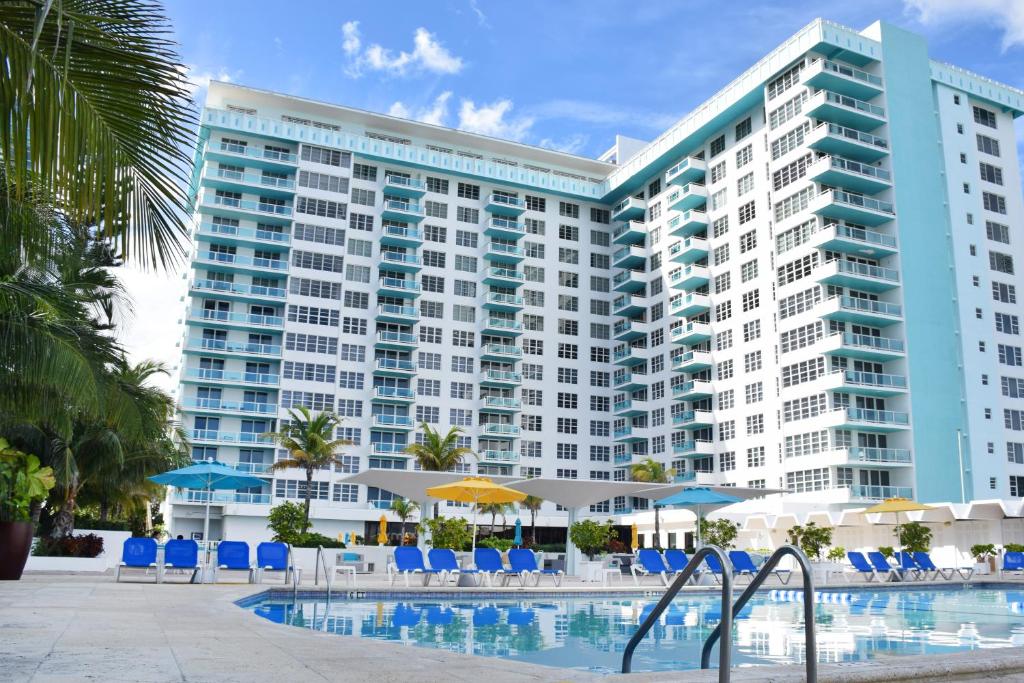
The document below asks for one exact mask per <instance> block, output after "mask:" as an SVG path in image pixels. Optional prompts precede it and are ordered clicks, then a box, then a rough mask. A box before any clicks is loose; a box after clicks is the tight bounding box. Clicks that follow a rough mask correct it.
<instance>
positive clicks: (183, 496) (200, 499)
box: [173, 489, 270, 505]
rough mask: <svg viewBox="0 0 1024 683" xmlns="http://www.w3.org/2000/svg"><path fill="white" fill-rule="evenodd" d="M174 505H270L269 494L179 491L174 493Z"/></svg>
mask: <svg viewBox="0 0 1024 683" xmlns="http://www.w3.org/2000/svg"><path fill="white" fill-rule="evenodd" d="M173 497H174V502H176V503H194V504H197V505H205V504H206V503H207V501H209V502H210V504H211V505H224V504H225V503H241V504H248V505H270V494H269V493H239V492H237V491H198V490H194V489H179V490H177V491H176V492H175V493H174V496H173Z"/></svg>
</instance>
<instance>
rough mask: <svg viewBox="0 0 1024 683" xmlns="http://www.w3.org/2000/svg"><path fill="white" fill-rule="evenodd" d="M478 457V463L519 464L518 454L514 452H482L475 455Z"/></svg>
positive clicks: (489, 450)
mask: <svg viewBox="0 0 1024 683" xmlns="http://www.w3.org/2000/svg"><path fill="white" fill-rule="evenodd" d="M477 455H479V456H480V462H496V463H517V462H519V454H518V453H516V452H515V451H498V450H493V449H486V450H482V451H480V452H478V453H477Z"/></svg>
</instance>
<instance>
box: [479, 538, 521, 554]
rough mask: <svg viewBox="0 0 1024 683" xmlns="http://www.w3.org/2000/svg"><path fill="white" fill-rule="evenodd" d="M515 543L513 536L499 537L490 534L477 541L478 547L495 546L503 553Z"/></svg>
mask: <svg viewBox="0 0 1024 683" xmlns="http://www.w3.org/2000/svg"><path fill="white" fill-rule="evenodd" d="M513 545H515V544H514V543H512V539H511V538H498V537H497V536H488V537H487V538H482V539H480V540H479V541H477V543H476V547H477V548H494V549H495V550H498V551H500V552H503V553H507V552H508V551H509V550H510V549H511V548H512V546H513Z"/></svg>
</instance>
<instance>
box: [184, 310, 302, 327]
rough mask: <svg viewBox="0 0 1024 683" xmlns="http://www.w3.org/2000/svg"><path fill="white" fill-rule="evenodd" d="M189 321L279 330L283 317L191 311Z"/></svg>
mask: <svg viewBox="0 0 1024 683" xmlns="http://www.w3.org/2000/svg"><path fill="white" fill-rule="evenodd" d="M189 320H190V321H195V322H198V323H201V324H202V325H203V326H208V327H226V328H229V329H235V330H248V329H253V328H262V329H268V330H280V329H283V328H284V318H282V317H280V316H277V315H253V314H251V313H231V312H229V311H208V310H205V309H204V310H198V311H192V314H191V315H189Z"/></svg>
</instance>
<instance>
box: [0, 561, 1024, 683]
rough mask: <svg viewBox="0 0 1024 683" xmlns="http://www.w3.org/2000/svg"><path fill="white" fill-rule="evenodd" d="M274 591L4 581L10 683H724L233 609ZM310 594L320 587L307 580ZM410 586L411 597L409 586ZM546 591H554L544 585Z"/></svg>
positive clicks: (966, 669)
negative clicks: (445, 645) (367, 634)
mask: <svg viewBox="0 0 1024 683" xmlns="http://www.w3.org/2000/svg"><path fill="white" fill-rule="evenodd" d="M385 583H386V582H384V581H377V580H373V582H372V584H371V583H370V582H366V583H365V584H364V585H363V586H360V589H359V590H379V589H383V588H384V587H385ZM916 585H917V586H923V585H927V584H916ZM269 587H270V585H269V584H267V585H264V586H253V585H249V584H244V583H240V584H227V583H225V584H220V585H181V584H178V583H164V584H160V585H156V584H154V583H152V582H149V583H141V582H140V583H115V582H114V579H113V576H112V575H109V574H106V575H100V574H93V575H83V574H77V575H72V574H28V575H26V576H25V578H23V579H22V580H21V581H11V582H0V678H2V679H3V680H4V681H12V682H13V681H33V682H51V681H52V682H57V681H60V682H64V681H82V680H99V681H154V682H158V681H218V682H224V681H255V682H258V681H274V682H280V681H372V682H373V683H389V682H392V681H394V682H396V683H397V682H401V683H425V682H432V681H459V682H461V681H465V682H467V683H482V682H486V683H505V682H509V683H519V682H521V681H614V682H616V683H618V682H619V681H625V680H629V681H635V682H637V683H648V682H650V681H713V680H717V672H715V671H705V672H701V671H680V672H669V673H665V672H662V673H651V674H634V675H631V676H599V675H595V674H590V673H587V672H582V671H572V670H565V669H552V668H548V667H543V666H538V665H532V664H524V663H520V662H514V663H513V662H510V661H509V660H505V659H498V658H491V657H477V656H472V655H462V654H455V653H449V652H444V651H441V650H434V649H428V648H412V647H408V646H403V645H396V644H392V643H385V642H378V641H373V640H365V639H356V638H347V637H339V636H336V635H332V634H325V633H318V632H310V631H304V630H301V629H296V628H292V627H284V626H281V625H278V624H274V623H272V622H270V621H267V620H265V619H260V618H258V617H255V616H254V615H253V614H252V613H250V612H247V611H245V610H243V609H241V608H239V607H237V606H236V605H235V604H234V601H236V600H238V599H240V598H243V597H247V596H250V595H253V594H255V593H258V592H261V591H262V590H265V589H266V588H269ZM840 587H841V586H833V588H840ZM303 588H304V589H306V590H313V589H314V587H313V586H312V585H311V584H310V582H308V581H307V582H306V583H305V584H304V585H303ZM396 588H398V586H396ZM580 588H582V589H585V590H587V591H588V592H590V591H593V590H594V589H593V588H591V587H589V586H582V585H581V586H580ZM622 588H623V590H628V591H629V592H632V593H635V592H636V590H637V589H636V587H635V586H633V585H632V582H629V583H628V584H627V583H623V586H622ZM649 588H651V589H653V590H659V589H658V587H655V586H650V587H649ZM400 590H401V591H402V592H406V589H405V587H404V585H402V586H401V588H400ZM448 590H449V591H450V590H451V588H449V589H448ZM542 590H545V591H548V590H550V588H548V587H546V586H542ZM425 592H432V591H425ZM610 592H611V591H610ZM733 680H735V681H800V680H803V668H802V667H795V666H789V667H755V668H745V669H739V668H737V669H734V670H733ZM819 680H821V681H858V682H867V681H890V682H891V681H952V680H956V681H982V680H1000V681H1024V653H1022V652H1018V651H1017V650H1015V649H1009V648H1008V649H1005V650H984V651H977V652H966V653H958V654H953V655H942V656H931V657H914V656H902V657H901V656H893V657H886V658H880V659H876V660H874V661H872V662H867V663H863V662H859V663H856V664H845V665H822V666H821V667H820V668H819Z"/></svg>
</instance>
